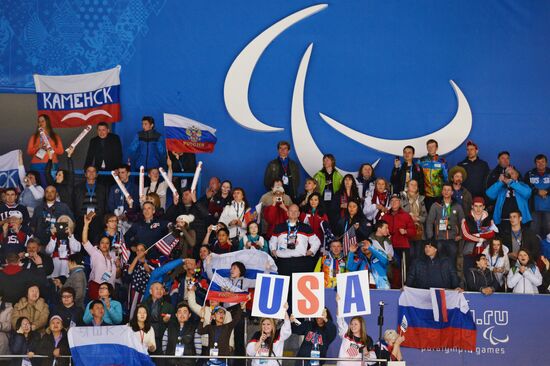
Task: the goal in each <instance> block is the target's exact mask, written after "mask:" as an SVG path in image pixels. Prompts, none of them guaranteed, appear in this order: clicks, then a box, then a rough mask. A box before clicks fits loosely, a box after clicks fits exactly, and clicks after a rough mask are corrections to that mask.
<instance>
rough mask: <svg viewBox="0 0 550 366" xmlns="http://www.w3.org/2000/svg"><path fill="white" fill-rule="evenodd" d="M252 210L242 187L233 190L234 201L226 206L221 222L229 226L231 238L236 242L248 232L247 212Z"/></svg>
mask: <svg viewBox="0 0 550 366" xmlns="http://www.w3.org/2000/svg"><path fill="white" fill-rule="evenodd" d="M248 212H250V206H249V204H248V200H247V199H246V194H245V193H244V190H243V189H242V188H235V189H234V190H233V201H231V203H230V204H229V205H227V206H225V207H224V209H223V212H222V214H221V215H220V222H223V223H224V224H226V225H227V227H228V228H229V238H230V240H231V242H233V243H234V244H238V242H239V240H240V239H241V238H242V237H243V236H245V234H246V225H247V224H248V222H247V221H246V216H247V215H246V214H247V213H248Z"/></svg>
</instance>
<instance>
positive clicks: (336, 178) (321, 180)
mask: <svg viewBox="0 0 550 366" xmlns="http://www.w3.org/2000/svg"><path fill="white" fill-rule="evenodd" d="M313 179H315V180H316V181H317V185H318V186H319V192H321V196H322V195H323V192H324V191H325V185H326V184H327V182H326V180H325V173H324V172H323V170H319V171H318V172H317V173H315V175H314V176H313ZM343 180H344V177H342V174H340V172H339V171H338V170H337V169H334V172H333V173H332V191H333V193H336V192H338V191H339V190H340V186H341V185H342V181H343Z"/></svg>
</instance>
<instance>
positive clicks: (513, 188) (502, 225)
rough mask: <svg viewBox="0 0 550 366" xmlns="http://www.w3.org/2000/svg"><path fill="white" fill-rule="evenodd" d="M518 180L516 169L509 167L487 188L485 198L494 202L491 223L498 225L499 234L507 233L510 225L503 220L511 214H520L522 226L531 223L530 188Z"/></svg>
mask: <svg viewBox="0 0 550 366" xmlns="http://www.w3.org/2000/svg"><path fill="white" fill-rule="evenodd" d="M518 179H519V172H518V171H517V169H516V168H514V167H512V166H509V167H508V168H506V171H505V172H504V174H501V175H500V176H499V178H498V181H497V182H496V183H494V184H493V185H492V186H490V187H489V188H487V191H486V194H487V197H489V198H490V199H492V200H495V201H496V202H495V208H494V211H493V221H494V222H495V224H496V225H498V227H499V231H500V232H507V231H509V229H510V223H509V221H507V220H505V219H506V218H507V217H509V215H510V213H511V212H514V211H519V212H521V216H522V217H523V223H524V224H526V223H528V222H530V221H531V213H530V212H529V198H530V197H531V187H529V186H528V185H527V184H526V183H523V182H521V181H519V180H518Z"/></svg>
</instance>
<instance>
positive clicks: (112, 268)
mask: <svg viewBox="0 0 550 366" xmlns="http://www.w3.org/2000/svg"><path fill="white" fill-rule="evenodd" d="M94 217H95V213H93V212H91V213H90V214H88V215H86V216H84V228H83V229H82V245H83V246H84V249H85V250H86V252H88V255H89V256H90V266H91V268H92V271H91V272H90V276H89V282H88V297H89V298H90V299H97V298H98V290H99V285H100V284H101V283H103V282H109V283H110V284H111V286H114V284H115V280H116V279H117V277H120V275H121V274H122V272H121V269H120V260H119V259H117V258H115V255H114V253H113V252H111V250H110V248H111V242H110V240H109V238H107V237H104V238H102V239H101V240H100V242H99V245H98V246H97V247H95V246H93V245H92V244H91V243H90V241H89V240H88V227H89V226H90V222H92V220H93V219H94Z"/></svg>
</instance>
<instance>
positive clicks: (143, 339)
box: [128, 305, 157, 353]
mask: <svg viewBox="0 0 550 366" xmlns="http://www.w3.org/2000/svg"><path fill="white" fill-rule="evenodd" d="M128 326H129V327H130V328H132V330H133V331H134V333H135V334H136V337H137V338H138V339H139V341H140V343H141V344H142V345H143V346H144V347H145V348H146V349H147V350H148V351H149V352H151V353H152V352H155V350H156V349H157V344H156V342H155V330H154V329H153V327H151V322H150V321H149V313H148V311H147V308H146V307H145V306H144V305H138V307H137V309H136V314H135V316H133V317H132V320H130V322H129V323H128Z"/></svg>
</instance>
